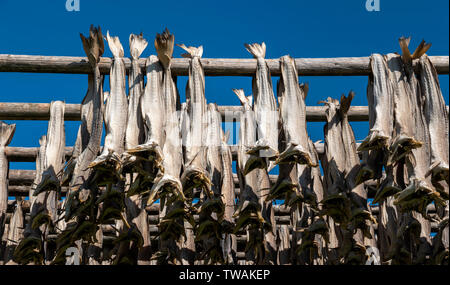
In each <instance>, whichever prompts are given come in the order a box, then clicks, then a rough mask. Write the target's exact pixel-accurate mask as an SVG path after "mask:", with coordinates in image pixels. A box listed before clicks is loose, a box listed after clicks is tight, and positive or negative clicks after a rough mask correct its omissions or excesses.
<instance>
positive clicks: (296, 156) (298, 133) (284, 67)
mask: <svg viewBox="0 0 450 285" xmlns="http://www.w3.org/2000/svg"><path fill="white" fill-rule="evenodd" d="M307 93H308V85H299V84H298V74H297V68H296V66H295V62H294V59H293V58H292V57H290V56H288V55H286V56H283V57H281V79H280V81H278V102H279V104H280V117H281V123H282V126H283V132H284V133H285V139H286V142H287V146H286V149H285V150H284V151H283V152H282V153H281V154H280V156H279V157H278V158H277V160H276V161H275V164H279V163H291V162H297V163H299V164H307V165H308V166H313V164H312V162H311V155H310V154H309V152H308V148H309V147H308V133H307V131H306V104H305V98H306V95H307ZM314 166H317V165H314Z"/></svg>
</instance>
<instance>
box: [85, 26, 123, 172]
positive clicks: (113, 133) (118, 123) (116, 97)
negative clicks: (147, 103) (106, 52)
mask: <svg viewBox="0 0 450 285" xmlns="http://www.w3.org/2000/svg"><path fill="white" fill-rule="evenodd" d="M106 39H107V41H108V45H109V49H110V50H111V52H112V54H113V56H114V59H113V63H112V64H111V71H110V78H109V81H110V83H109V84H110V87H111V91H110V93H109V96H108V98H106V104H105V115H104V120H105V130H106V136H105V145H104V147H103V151H102V153H101V154H100V155H99V156H98V157H97V158H96V159H95V160H94V161H92V162H91V163H90V164H89V167H90V168H95V169H96V170H101V171H97V172H96V177H97V178H101V179H103V180H108V179H111V178H110V177H111V176H112V177H113V178H112V179H113V180H112V181H117V180H120V179H121V176H120V169H121V159H120V158H121V156H122V153H123V152H124V148H125V133H126V128H127V117H128V110H127V109H128V102H127V95H126V92H125V84H126V81H125V73H126V70H125V64H124V62H123V56H124V51H123V47H122V44H121V43H120V40H119V38H118V37H111V36H110V35H109V31H108V32H107V34H106ZM109 172H110V173H111V174H110V175H108V173H109ZM100 173H101V175H100ZM107 175H108V176H110V177H108V176H107ZM104 176H106V177H104Z"/></svg>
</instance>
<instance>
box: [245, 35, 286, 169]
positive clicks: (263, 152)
mask: <svg viewBox="0 0 450 285" xmlns="http://www.w3.org/2000/svg"><path fill="white" fill-rule="evenodd" d="M245 47H246V49H247V50H248V51H249V52H250V53H251V54H252V55H253V57H254V58H255V59H256V60H257V64H256V74H255V75H254V76H253V81H252V85H253V96H254V102H253V111H254V112H255V118H256V124H257V131H258V132H257V141H256V143H254V144H253V145H249V146H248V147H250V150H249V151H248V153H249V154H252V155H254V156H256V157H258V158H259V159H252V160H250V161H249V164H248V165H247V164H246V166H245V168H244V174H245V175H246V174H248V173H249V172H250V171H252V170H253V169H255V168H267V167H268V168H269V169H272V167H273V163H272V162H270V165H268V163H267V159H269V160H275V159H276V158H277V157H278V155H279V153H278V111H277V103H276V100H275V96H274V94H273V88H272V79H271V77H270V69H269V66H268V65H267V63H266V61H265V59H264V57H265V55H266V45H265V43H262V44H257V43H255V44H250V45H249V44H245ZM261 160H262V161H261Z"/></svg>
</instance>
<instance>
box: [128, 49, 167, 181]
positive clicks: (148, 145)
mask: <svg viewBox="0 0 450 285" xmlns="http://www.w3.org/2000/svg"><path fill="white" fill-rule="evenodd" d="M163 72H164V71H163V68H162V66H161V63H160V61H159V60H158V58H157V57H156V56H155V55H151V56H149V57H148V58H147V60H146V73H147V85H146V86H145V90H144V94H143V95H142V96H141V99H140V109H141V110H140V111H141V116H142V118H143V119H144V125H145V133H146V139H145V142H144V143H143V144H140V145H138V146H135V147H134V148H130V149H128V150H127V153H128V154H130V155H133V156H136V157H139V159H141V160H144V161H152V162H153V163H154V164H155V166H156V167H157V168H158V169H160V170H161V172H163V168H162V161H163V153H162V146H163V144H164V119H165V114H164V113H165V112H164V98H163Z"/></svg>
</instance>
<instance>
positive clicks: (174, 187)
mask: <svg viewBox="0 0 450 285" xmlns="http://www.w3.org/2000/svg"><path fill="white" fill-rule="evenodd" d="M174 41H175V38H174V36H173V35H172V34H170V32H169V31H168V30H167V29H166V30H165V31H164V32H163V33H162V34H157V35H156V39H155V48H156V51H157V53H158V59H159V60H160V63H161V65H162V66H163V69H164V73H163V81H162V90H163V91H162V94H163V110H164V112H165V115H164V124H163V129H164V131H165V136H164V145H163V147H162V153H163V156H164V160H163V169H164V175H163V176H162V177H158V178H157V179H156V181H155V184H154V186H153V187H152V189H151V191H150V195H149V199H148V202H147V204H152V203H153V202H154V201H155V200H156V199H157V197H158V196H159V198H160V199H161V213H160V217H162V218H161V220H160V224H159V226H160V251H159V252H157V253H155V255H154V257H153V258H152V259H158V263H161V261H162V262H163V263H167V262H168V263H172V264H180V263H181V259H182V258H180V254H179V253H180V249H181V248H182V247H185V248H186V246H187V245H186V244H185V245H183V241H182V240H181V237H182V236H183V237H184V238H185V239H186V229H185V224H186V221H188V222H189V223H190V225H191V226H194V224H195V223H194V221H193V217H192V216H189V213H188V212H187V208H186V205H185V203H184V201H185V196H184V193H183V188H182V185H181V181H180V173H181V167H182V162H183V151H182V145H181V133H180V118H179V115H178V114H177V111H178V110H179V105H178V104H179V102H180V100H179V95H178V91H177V89H176V85H175V82H174V80H173V78H172V74H171V69H170V65H171V59H172V54H173V47H174ZM169 201H170V203H169ZM166 202H168V203H169V204H166Z"/></svg>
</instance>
